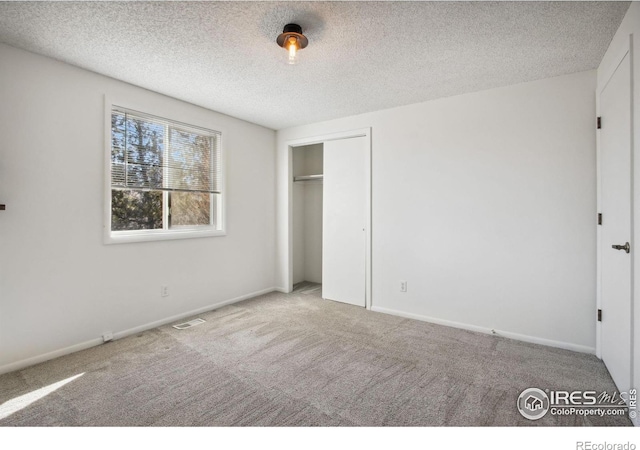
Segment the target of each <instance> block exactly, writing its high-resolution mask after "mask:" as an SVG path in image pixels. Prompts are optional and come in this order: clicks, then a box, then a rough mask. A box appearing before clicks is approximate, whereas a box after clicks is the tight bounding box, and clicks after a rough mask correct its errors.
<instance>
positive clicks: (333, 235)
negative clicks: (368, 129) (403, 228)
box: [322, 137, 368, 306]
mask: <svg viewBox="0 0 640 450" xmlns="http://www.w3.org/2000/svg"><path fill="white" fill-rule="evenodd" d="M366 139H367V138H365V137H358V138H349V139H340V140H335V141H328V142H325V143H324V154H323V159H324V163H323V166H324V182H323V203H322V205H323V207H322V297H324V298H326V299H330V300H336V301H339V302H344V303H350V304H352V305H358V306H365V282H366V281H365V267H366V233H365V227H366V218H367V214H366V208H367V204H368V203H367V201H366V195H367V192H368V191H367V186H366V182H367V179H368V177H367V173H366V170H367V167H366V163H367V161H368V158H367V151H368V147H367V140H366Z"/></svg>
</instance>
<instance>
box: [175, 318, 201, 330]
mask: <svg viewBox="0 0 640 450" xmlns="http://www.w3.org/2000/svg"><path fill="white" fill-rule="evenodd" d="M204 322H205V321H204V320H203V319H193V320H190V321H188V322H185V323H179V324H178V325H174V326H173V328H175V329H176V330H186V329H187V328H191V327H195V326H196V325H200V324H201V323H204Z"/></svg>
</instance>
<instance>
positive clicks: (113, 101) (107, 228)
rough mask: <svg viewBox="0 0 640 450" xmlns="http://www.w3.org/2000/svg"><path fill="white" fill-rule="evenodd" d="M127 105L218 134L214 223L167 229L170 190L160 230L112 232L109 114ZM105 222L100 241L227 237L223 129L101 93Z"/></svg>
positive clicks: (155, 107)
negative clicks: (216, 193)
mask: <svg viewBox="0 0 640 450" xmlns="http://www.w3.org/2000/svg"><path fill="white" fill-rule="evenodd" d="M114 107H115V108H117V107H120V108H126V109H130V110H133V111H140V112H144V113H147V114H152V115H155V116H158V117H162V118H165V119H168V120H173V121H175V122H179V123H185V124H189V125H192V126H194V127H199V128H204V129H208V130H215V131H217V132H219V133H220V136H219V137H218V139H220V141H219V143H218V145H219V151H220V164H221V169H220V174H221V180H220V186H221V193H220V194H218V195H214V196H212V202H211V214H212V215H211V217H214V218H215V219H214V224H215V225H198V226H193V227H190V226H176V227H174V228H168V225H169V224H168V220H167V219H168V217H167V212H168V198H169V193H168V192H166V191H165V192H163V194H162V198H163V207H162V214H163V227H164V228H163V229H161V230H160V229H157V230H127V231H111V113H112V110H113V108H114ZM104 130H105V133H104V134H105V139H104V170H105V172H104V174H105V176H104V223H103V231H104V235H103V240H104V243H105V244H124V243H128V242H147V241H165V240H173V239H191V238H201V237H212V236H226V234H227V227H226V216H227V214H226V195H227V192H226V154H225V145H224V136H225V132H224V130H222V129H220V127H219V126H217V125H216V126H212V125H211V124H206V123H205V124H203V123H202V122H194V120H193V119H192V118H189V119H188V120H184V119H183V120H180V119H178V118H176V117H175V116H174V115H173V114H172V113H171V111H168V110H166V108H165V109H160V110H159V108H158V107H157V106H150V105H145V104H140V103H136V102H135V101H131V100H127V99H123V101H119V99H117V98H112V97H110V96H107V95H105V96H104Z"/></svg>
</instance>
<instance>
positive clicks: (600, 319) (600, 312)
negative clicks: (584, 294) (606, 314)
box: [598, 309, 602, 322]
mask: <svg viewBox="0 0 640 450" xmlns="http://www.w3.org/2000/svg"><path fill="white" fill-rule="evenodd" d="M598 322H602V310H601V309H599V310H598Z"/></svg>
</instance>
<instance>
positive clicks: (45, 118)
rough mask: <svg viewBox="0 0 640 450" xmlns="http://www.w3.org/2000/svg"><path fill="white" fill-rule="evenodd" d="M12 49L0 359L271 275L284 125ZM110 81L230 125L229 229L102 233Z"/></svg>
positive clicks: (245, 287) (5, 120)
mask: <svg viewBox="0 0 640 450" xmlns="http://www.w3.org/2000/svg"><path fill="white" fill-rule="evenodd" d="M0 61H1V63H0V99H2V100H1V101H0V135H1V136H2V144H1V146H0V203H6V205H7V210H6V211H2V212H0V372H3V371H8V370H12V369H16V368H19V367H22V366H24V365H25V364H28V363H30V362H36V361H38V360H39V359H40V357H41V356H42V355H47V354H48V356H53V355H55V354H58V353H60V352H64V351H65V350H64V349H67V350H72V349H78V348H82V347H86V346H88V345H92V344H95V343H97V342H99V337H100V336H101V334H102V333H103V332H104V331H107V330H110V331H113V332H116V333H120V335H122V334H123V332H126V331H127V330H129V331H130V330H131V329H136V328H138V327H144V326H145V324H150V323H153V322H156V321H163V320H166V319H167V318H171V317H173V316H181V315H184V314H185V313H187V312H190V311H194V310H199V309H206V308H209V307H210V306H212V305H216V304H220V303H222V302H225V301H229V300H233V299H236V298H238V297H243V296H247V295H249V296H250V295H251V294H253V293H256V292H262V291H265V290H271V289H272V288H273V281H274V269H273V263H274V258H275V244H274V238H275V217H274V209H275V199H274V191H273V187H272V186H273V185H274V183H275V179H274V178H275V158H274V156H275V150H274V145H275V132H274V131H272V130H268V129H266V128H263V127H260V126H257V125H253V124H250V123H247V122H244V121H241V120H237V119H234V118H231V117H228V116H225V115H222V114H218V113H215V112H212V111H208V110H205V109H202V108H199V107H196V106H193V105H190V104H187V103H184V102H180V101H177V100H175V99H171V98H168V97H165V96H162V95H159V94H156V93H153V92H150V91H147V90H144V89H141V88H138V87H134V86H131V85H128V84H125V83H122V82H119V81H116V80H113V79H110V78H107V77H103V76H100V75H97V74H95V73H92V72H88V71H85V70H82V69H79V68H76V67H72V66H69V65H66V64H63V63H60V62H57V61H54V60H52V59H48V58H45V57H42V56H38V55H35V54H31V53H28V52H25V51H22V50H18V49H15V48H12V47H8V46H5V45H0ZM105 94H107V95H110V96H116V97H117V98H119V99H127V98H129V99H131V100H132V101H135V102H136V103H138V104H140V103H144V104H147V105H149V108H150V110H149V111H148V112H151V113H155V114H158V115H164V116H168V117H171V118H176V119H179V120H181V121H183V122H188V123H194V124H198V125H203V126H209V127H211V128H213V129H216V128H217V127H220V128H222V129H223V130H224V132H225V135H224V136H223V140H224V145H225V147H226V151H227V231H228V234H227V236H225V237H210V238H198V239H185V240H176V241H163V242H145V243H133V244H121V245H104V244H103V241H102V226H103V182H104V176H105V175H104V174H105V167H104V151H105V150H104V133H105V129H104V117H103V116H104V100H103V97H104V95H105ZM161 285H167V286H169V292H170V295H169V297H166V298H161V297H160V295H159V294H160V286H161ZM51 352H53V353H51ZM56 352H58V353H56Z"/></svg>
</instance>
